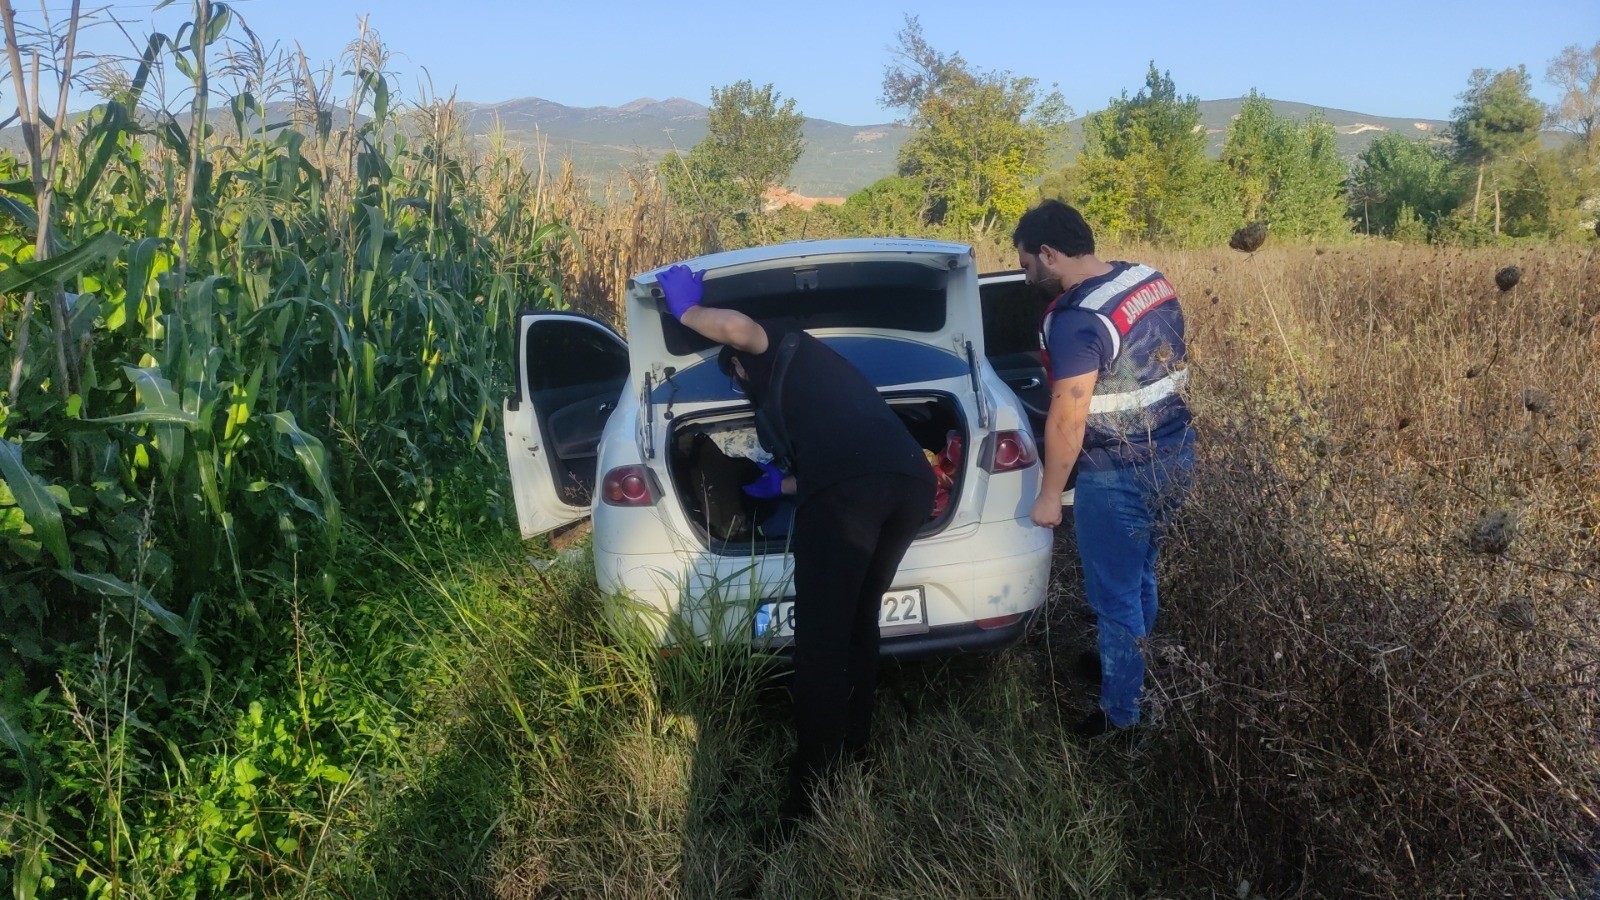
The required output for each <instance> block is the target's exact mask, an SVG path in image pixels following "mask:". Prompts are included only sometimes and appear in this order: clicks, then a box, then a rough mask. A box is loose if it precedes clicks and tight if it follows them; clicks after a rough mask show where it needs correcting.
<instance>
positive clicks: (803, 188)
mask: <svg viewBox="0 0 1600 900" xmlns="http://www.w3.org/2000/svg"><path fill="white" fill-rule="evenodd" d="M1243 103H1244V100H1243V99H1242V98H1236V99H1231V100H1202V101H1200V127H1201V128H1203V129H1205V131H1206V134H1207V135H1208V138H1209V140H1208V147H1209V149H1210V150H1211V152H1212V153H1213V154H1220V153H1221V151H1222V140H1223V136H1224V135H1225V133H1226V132H1227V128H1228V123H1229V122H1230V121H1232V119H1233V117H1234V116H1236V115H1237V114H1238V113H1239V110H1240V108H1241V106H1242V104H1243ZM1272 106H1273V109H1274V111H1276V112H1277V113H1278V114H1279V115H1282V116H1290V117H1292V118H1295V119H1303V118H1305V117H1306V116H1308V115H1310V114H1312V113H1313V112H1318V113H1321V114H1322V115H1323V117H1324V118H1326V119H1327V120H1328V122H1329V123H1330V124H1332V125H1333V127H1334V130H1335V132H1336V133H1337V143H1338V147H1339V151H1340V152H1341V153H1343V154H1344V155H1346V156H1348V157H1350V158H1354V157H1355V156H1356V155H1357V154H1359V153H1360V152H1361V151H1362V150H1363V149H1365V148H1366V146H1367V145H1368V144H1369V143H1371V142H1372V140H1373V138H1376V137H1377V136H1378V135H1381V134H1388V133H1399V134H1403V135H1405V136H1407V137H1428V136H1442V135H1443V134H1444V132H1445V129H1446V128H1448V127H1449V123H1448V122H1444V121H1441V120H1438V119H1396V118H1389V117H1384V116H1372V115H1367V114H1365V113H1358V112H1351V111H1349V110H1343V109H1329V108H1326V107H1318V106H1311V105H1309V104H1305V103H1293V102H1288V101H1280V100H1274V101H1272ZM460 108H461V111H462V113H463V114H464V118H465V122H466V127H467V130H468V131H469V132H470V133H472V134H473V135H487V134H490V133H492V132H495V131H499V132H500V133H501V134H502V135H503V136H504V138H505V139H506V140H508V141H510V142H512V143H514V144H519V145H521V146H524V147H527V148H528V150H529V156H530V159H532V158H533V157H534V156H535V155H536V152H537V149H536V148H538V147H540V146H541V145H542V146H543V148H544V159H545V163H546V165H553V164H555V163H558V162H559V161H560V160H561V159H563V158H571V159H572V161H573V164H574V166H575V168H576V169H577V170H578V172H579V173H580V174H582V175H585V176H587V177H589V178H591V179H594V180H596V181H598V182H604V181H605V180H606V179H608V178H610V177H612V176H614V175H617V174H620V173H621V172H622V171H623V170H625V169H628V168H630V167H634V166H639V165H652V166H653V165H655V163H657V162H659V161H660V160H661V159H662V158H663V157H665V156H666V155H667V154H668V153H670V152H672V150H674V149H677V150H680V151H684V152H687V151H688V149H689V148H690V147H693V146H694V145H695V144H696V143H698V142H699V141H700V139H701V138H703V137H705V135H706V121H707V118H706V112H707V111H706V107H704V106H702V105H701V104H699V103H696V102H694V101H693V100H685V99H683V98H682V97H673V98H671V99H667V100H654V99H651V98H648V97H646V98H640V99H638V100H634V101H633V102H631V103H625V104H623V105H621V106H564V105H562V104H560V103H556V102H553V101H550V100H543V99H540V98H537V97H525V98H521V99H517V100H507V101H505V102H504V103H493V104H479V103H462V104H460ZM1069 127H1070V129H1071V132H1072V138H1071V146H1072V147H1073V148H1077V147H1081V146H1082V144H1083V119H1081V118H1079V119H1074V120H1073V121H1072V122H1071V123H1070V126H1069ZM909 134H910V129H908V128H907V127H906V126H904V125H899V124H895V123H883V124H878V125H842V124H840V123H838V122H830V121H828V120H826V119H815V118H808V119H806V120H805V124H804V126H803V128H802V135H803V136H804V139H805V152H804V153H803V154H802V155H801V157H800V161H799V163H797V164H796V165H795V167H794V171H793V172H792V173H791V174H790V176H789V184H790V185H791V186H792V187H793V188H794V189H795V191H796V192H798V193H799V194H802V195H805V196H809V197H843V196H846V195H848V194H850V193H852V192H854V191H856V190H859V189H861V188H862V187H865V186H866V185H868V184H871V183H872V182H874V181H876V180H878V179H879V178H882V177H883V176H885V175H890V174H892V173H893V172H894V168H895V159H896V157H897V155H898V153H899V151H900V145H901V144H903V143H904V142H905V140H906V138H907V136H908V135H909Z"/></svg>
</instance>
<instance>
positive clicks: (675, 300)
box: [656, 265, 706, 322]
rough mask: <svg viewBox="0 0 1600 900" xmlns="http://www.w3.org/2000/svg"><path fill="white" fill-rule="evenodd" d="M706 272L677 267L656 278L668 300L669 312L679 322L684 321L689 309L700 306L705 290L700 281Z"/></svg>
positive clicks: (681, 266) (683, 266)
mask: <svg viewBox="0 0 1600 900" xmlns="http://www.w3.org/2000/svg"><path fill="white" fill-rule="evenodd" d="M705 274H706V273H704V272H696V271H694V270H693V269H691V268H689V267H688V266H685V265H676V266H673V267H672V268H670V269H668V270H666V271H665V272H662V273H661V274H660V275H657V276H656V284H659V285H661V293H662V294H663V295H665V296H666V298H667V311H668V312H670V313H672V317H673V318H674V319H677V320H678V321H680V322H682V321H683V314H684V313H686V312H688V311H689V307H691V306H698V305H699V304H700V295H701V294H702V293H703V292H704V290H705V288H704V287H703V286H702V285H701V284H700V279H702V278H704V277H705Z"/></svg>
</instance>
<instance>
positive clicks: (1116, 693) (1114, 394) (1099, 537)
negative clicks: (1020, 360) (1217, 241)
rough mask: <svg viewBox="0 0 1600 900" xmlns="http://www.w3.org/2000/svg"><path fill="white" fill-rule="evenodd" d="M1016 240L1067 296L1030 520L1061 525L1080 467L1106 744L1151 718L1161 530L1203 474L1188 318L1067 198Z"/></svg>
mask: <svg viewBox="0 0 1600 900" xmlns="http://www.w3.org/2000/svg"><path fill="white" fill-rule="evenodd" d="M1012 241H1013V243H1015V245H1016V248H1017V256H1018V259H1019V261H1020V262H1021V265H1022V269H1023V271H1024V273H1026V275H1027V279H1028V281H1029V282H1030V283H1032V284H1035V285H1038V286H1039V287H1040V288H1041V289H1042V290H1044V291H1045V292H1046V293H1048V294H1050V295H1051V296H1054V297H1055V300H1054V302H1052V303H1051V304H1050V306H1049V308H1048V309H1047V310H1046V312H1045V315H1044V320H1043V321H1042V322H1041V323H1040V325H1039V337H1040V346H1041V348H1042V349H1043V350H1044V364H1045V369H1046V371H1047V372H1048V374H1049V377H1050V379H1051V383H1052V390H1051V397H1050V411H1049V414H1048V416H1047V417H1046V420H1045V433H1044V435H1043V437H1044V447H1045V452H1044V463H1045V465H1044V472H1043V477H1042V480H1041V483H1040V486H1039V496H1038V498H1037V499H1036V500H1035V501H1034V504H1033V513H1032V516H1033V521H1034V524H1036V525H1040V526H1043V527H1046V528H1054V527H1055V526H1057V525H1059V524H1061V506H1062V504H1061V494H1062V490H1063V489H1064V488H1065V487H1066V484H1067V478H1068V476H1070V475H1071V473H1072V469H1073V467H1074V465H1076V466H1077V468H1078V476H1077V484H1076V493H1075V494H1074V500H1073V521H1074V526H1075V531H1076V533H1077V538H1078V553H1079V555H1080V557H1081V558H1082V561H1083V578H1084V595H1085V597H1086V598H1087V599H1088V602H1089V607H1090V609H1092V610H1094V614H1095V625H1096V632H1097V639H1098V640H1097V642H1098V647H1099V660H1098V666H1095V668H1096V669H1097V670H1098V674H1099V677H1100V705H1099V708H1098V709H1096V710H1095V711H1094V712H1092V713H1090V714H1089V715H1088V716H1087V717H1085V718H1084V719H1083V721H1081V722H1078V723H1077V724H1076V725H1074V726H1073V730H1074V732H1075V733H1077V734H1078V735H1080V736H1082V737H1098V736H1099V735H1102V734H1105V733H1107V732H1109V731H1111V730H1113V729H1116V728H1126V727H1128V726H1130V725H1133V724H1135V723H1137V722H1138V721H1139V697H1140V694H1141V693H1142V692H1143V688H1144V657H1143V656H1142V655H1141V653H1140V648H1139V644H1138V641H1139V639H1140V638H1143V637H1144V636H1145V635H1147V634H1149V633H1150V631H1151V629H1152V628H1154V627H1155V621H1156V611H1157V607H1158V604H1157V598H1156V558H1157V555H1158V554H1159V552H1160V549H1161V525H1162V522H1163V520H1164V519H1165V518H1166V517H1167V516H1168V515H1169V514H1170V513H1171V511H1172V508H1173V506H1174V505H1176V503H1177V501H1178V500H1179V499H1180V498H1181V496H1182V494H1183V493H1184V489H1185V487H1186V485H1187V484H1188V481H1189V476H1190V473H1191V471H1192V470H1193V468H1194V431H1193V430H1192V429H1191V428H1190V426H1189V408H1188V406H1187V404H1185V403H1184V399H1183V388H1184V386H1185V385H1186V384H1187V382H1188V377H1189V371H1188V368H1187V362H1186V360H1185V354H1184V350H1185V347H1184V337H1183V311H1182V309H1181V307H1180V306H1179V304H1178V295H1177V292H1176V291H1175V290H1174V289H1173V287H1172V285H1171V283H1169V282H1168V281H1167V279H1166V277H1165V276H1163V275H1162V274H1161V273H1160V272H1157V271H1156V270H1155V269H1152V268H1150V267H1149V266H1143V265H1136V264H1134V263H1127V262H1103V261H1101V260H1100V259H1098V258H1097V257H1096V256H1095V255H1094V234H1093V233H1092V232H1091V231H1090V230H1089V225H1088V223H1086V222H1085V221H1084V220H1083V216H1081V215H1080V214H1079V213H1078V211H1077V210H1076V209H1073V208H1072V207H1070V206H1068V205H1066V204H1065V203H1062V202H1060V201H1058V200H1047V201H1045V202H1044V203H1042V204H1040V205H1039V206H1037V207H1034V208H1033V209H1031V210H1029V211H1028V212H1026V213H1025V214H1023V216H1022V219H1021V220H1020V221H1018V223H1017V227H1016V230H1015V232H1013V234H1012ZM1089 662H1090V664H1091V665H1093V662H1094V661H1093V659H1092V657H1091V659H1090V660H1089Z"/></svg>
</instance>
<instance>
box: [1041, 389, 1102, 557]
mask: <svg viewBox="0 0 1600 900" xmlns="http://www.w3.org/2000/svg"><path fill="white" fill-rule="evenodd" d="M1098 375H1099V373H1098V372H1094V371H1090V372H1085V373H1083V374H1082V375H1074V376H1072V377H1071V378H1062V379H1060V380H1059V381H1057V382H1056V383H1055V385H1054V386H1053V387H1052V388H1051V391H1050V412H1049V414H1048V415H1047V416H1046V417H1045V422H1044V472H1043V473H1042V474H1041V476H1040V479H1039V496H1038V497H1037V498H1035V499H1034V501H1033V512H1032V518H1033V524H1035V525H1039V526H1041V527H1044V528H1054V527H1056V526H1057V525H1060V524H1061V492H1062V491H1065V490H1066V489H1067V479H1068V478H1070V477H1071V476H1072V467H1073V465H1074V464H1076V463H1077V461H1078V454H1079V453H1080V452H1081V451H1082V450H1083V433H1084V429H1085V428H1086V427H1087V425H1088V422H1089V400H1090V398H1091V397H1093V396H1094V382H1095V378H1096V377H1097V376H1098Z"/></svg>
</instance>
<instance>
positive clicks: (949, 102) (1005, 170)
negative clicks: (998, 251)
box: [882, 16, 1072, 234]
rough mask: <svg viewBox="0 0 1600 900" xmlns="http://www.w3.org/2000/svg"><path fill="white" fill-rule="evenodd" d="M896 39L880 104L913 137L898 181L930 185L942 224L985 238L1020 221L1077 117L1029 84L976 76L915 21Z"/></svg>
mask: <svg viewBox="0 0 1600 900" xmlns="http://www.w3.org/2000/svg"><path fill="white" fill-rule="evenodd" d="M897 37H898V40H899V47H898V49H897V59H896V61H895V62H894V63H893V64H891V65H890V66H888V67H887V68H886V69H885V70H884V77H883V98H882V103H883V105H884V106H885V107H888V108H890V109H899V110H903V111H905V114H906V115H905V119H904V121H905V122H906V124H908V125H910V126H911V129H912V133H911V136H910V138H909V139H907V141H906V142H905V144H903V145H901V148H900V158H899V174H900V175H902V176H905V177H907V178H912V179H916V180H917V181H918V182H919V183H921V184H922V185H923V186H924V189H925V190H926V195H927V203H926V204H925V206H926V208H927V210H928V215H929V217H930V218H931V219H932V220H933V221H934V222H936V223H940V224H944V225H947V226H953V227H955V228H959V229H961V230H963V231H971V232H976V233H978V234H982V233H985V232H988V231H990V230H991V229H993V228H995V227H996V226H998V225H1000V224H1001V223H1004V222H1010V221H1014V220H1015V219H1016V218H1017V217H1019V216H1021V215H1022V213H1023V212H1024V211H1025V210H1026V209H1027V206H1028V203H1029V201H1030V200H1031V199H1032V196H1033V192H1032V191H1031V190H1030V185H1031V184H1032V183H1033V182H1034V181H1035V180H1036V179H1037V178H1038V177H1039V175H1040V174H1041V173H1043V172H1044V167H1045V163H1046V161H1047V160H1048V158H1049V156H1050V153H1051V151H1052V150H1053V149H1054V148H1056V147H1059V146H1063V145H1064V144H1065V137H1066V129H1065V126H1066V120H1067V117H1068V116H1070V115H1071V114H1072V111H1071V110H1070V109H1069V108H1068V107H1067V105H1066V102H1065V101H1064V100H1063V99H1062V98H1061V95H1060V94H1059V93H1058V92H1055V91H1051V92H1050V93H1048V94H1045V95H1043V96H1040V94H1039V91H1038V89H1037V83H1036V82H1035V80H1034V79H1032V78H1019V77H1015V76H1013V75H1011V74H1010V73H1009V72H979V71H974V70H973V69H972V68H971V67H970V66H968V64H967V62H966V60H964V59H962V58H961V56H960V54H954V55H945V54H943V53H940V52H939V51H937V50H935V49H934V48H933V47H932V46H930V45H929V44H928V42H927V39H926V38H924V37H923V34H922V24H921V22H919V21H918V19H917V18H916V17H915V16H907V17H906V25H905V28H904V29H902V30H901V31H900V33H899V35H897Z"/></svg>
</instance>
